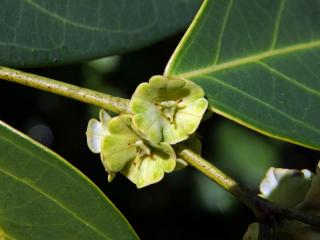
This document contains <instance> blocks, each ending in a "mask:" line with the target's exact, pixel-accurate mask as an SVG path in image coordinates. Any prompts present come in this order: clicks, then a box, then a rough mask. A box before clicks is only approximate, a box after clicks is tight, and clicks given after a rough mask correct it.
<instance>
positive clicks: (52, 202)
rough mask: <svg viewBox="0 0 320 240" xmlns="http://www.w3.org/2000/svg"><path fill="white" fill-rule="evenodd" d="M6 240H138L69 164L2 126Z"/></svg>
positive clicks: (0, 177)
mask: <svg viewBox="0 0 320 240" xmlns="http://www.w3.org/2000/svg"><path fill="white" fill-rule="evenodd" d="M0 153H1V154H0V239H19V240H20V239H32V240H43V239H52V240H53V239H59V240H61V239H137V236H136V234H135V232H134V231H133V229H132V228H131V227H130V225H129V224H128V223H127V221H126V220H125V219H124V217H123V216H122V215H121V213H120V212H119V211H118V210H117V209H116V208H115V207H114V205H113V204H112V203H111V202H110V201H109V200H108V199H107V198H106V197H105V196H104V195H103V193H102V192H101V191H100V190H99V189H98V188H97V187H96V186H95V185H94V184H93V183H92V182H90V181H89V180H88V179H87V178H86V177H85V176H84V175H82V174H81V173H80V172H79V171H77V170H76V169H75V168H74V167H72V166H71V165H70V164H68V163H67V162H66V161H65V160H64V159H62V158H61V157H59V156H58V155H56V154H55V153H53V152H51V151H50V150H48V149H47V148H45V147H43V146H41V145H40V144H38V143H36V142H34V141H33V140H31V139H29V138H27V137H26V136H24V135H22V134H21V133H19V132H17V131H16V130H14V129H12V128H11V127H9V126H7V125H6V124H4V123H3V122H0Z"/></svg>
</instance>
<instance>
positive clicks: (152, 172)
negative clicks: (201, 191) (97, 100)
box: [87, 115, 176, 188]
mask: <svg viewBox="0 0 320 240" xmlns="http://www.w3.org/2000/svg"><path fill="white" fill-rule="evenodd" d="M100 119H101V118H100ZM102 120H103V118H102ZM102 120H101V122H100V123H99V122H98V121H97V120H90V121H89V124H88V131H87V136H88V137H87V139H88V146H89V148H90V149H91V150H94V151H95V152H97V151H100V153H101V160H102V163H103V165H104V167H105V169H106V170H107V171H108V172H109V174H110V173H113V174H114V173H116V172H121V173H122V174H123V175H125V176H126V177H127V178H128V179H129V180H130V181H132V182H133V183H135V184H136V185H137V187H138V188H142V187H145V186H147V185H150V184H153V183H156V182H159V181H160V180H161V179H162V178H163V177H164V173H169V172H172V171H173V170H174V169H175V166H176V155H175V152H174V150H173V148H172V147H171V146H170V145H169V144H168V143H164V142H162V143H160V144H157V145H155V144H151V143H149V142H147V141H145V140H143V139H142V138H141V137H140V136H138V135H137V134H136V133H135V132H134V131H133V130H132V128H131V116H130V115H120V116H117V117H114V118H112V119H111V120H109V121H108V123H107V128H106V129H104V128H103V127H102V126H105V125H104V123H105V122H104V121H102Z"/></svg>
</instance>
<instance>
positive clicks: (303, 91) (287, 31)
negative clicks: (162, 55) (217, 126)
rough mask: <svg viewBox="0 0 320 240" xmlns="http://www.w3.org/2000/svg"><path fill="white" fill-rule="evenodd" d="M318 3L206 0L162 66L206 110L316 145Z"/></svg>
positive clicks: (319, 121) (319, 132)
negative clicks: (186, 84) (199, 92)
mask: <svg viewBox="0 0 320 240" xmlns="http://www.w3.org/2000/svg"><path fill="white" fill-rule="evenodd" d="M319 23H320V1H319V0H308V1H301V0H207V1H205V2H204V3H203V5H202V7H201V9H200V11H199V13H198V14H197V16H196V18H195V20H194V21H193V23H192V25H191V27H190V28H189V30H188V31H187V33H186V35H185V36H184V38H183V40H182V41H181V43H180V44H179V46H178V48H177V49H176V51H175V53H174V54H173V56H172V58H171V60H170V61H169V64H168V66H167V68H166V72H165V74H166V75H167V76H175V77H180V78H186V79H190V80H192V81H194V82H196V83H198V84H199V85H201V86H202V87H203V88H204V90H205V92H206V95H207V97H208V99H209V103H210V108H211V110H212V111H214V112H216V113H218V114H221V115H223V116H225V117H227V118H230V119H232V120H234V121H236V122H238V123H240V124H243V125H245V126H247V127H249V128H252V129H255V130H257V131H259V132H261V133H264V134H266V135H269V136H273V137H276V138H279V139H282V140H286V141H289V142H293V143H296V144H300V145H303V146H306V147H310V148H315V149H320V25H319Z"/></svg>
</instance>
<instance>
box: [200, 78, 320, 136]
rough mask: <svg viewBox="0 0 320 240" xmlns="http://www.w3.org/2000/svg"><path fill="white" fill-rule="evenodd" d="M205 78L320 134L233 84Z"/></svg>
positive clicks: (315, 129)
mask: <svg viewBox="0 0 320 240" xmlns="http://www.w3.org/2000/svg"><path fill="white" fill-rule="evenodd" d="M203 78H206V79H209V80H211V81H215V82H217V83H219V84H221V85H223V86H224V87H226V88H228V89H231V90H232V91H234V92H238V93H240V94H242V95H244V96H246V97H247V98H249V99H251V100H253V101H255V102H257V103H259V104H261V105H263V106H265V107H267V108H269V109H272V110H273V111H275V112H277V113H279V114H280V115H282V116H284V117H286V118H288V119H290V120H291V121H293V122H295V123H298V124H300V125H301V126H303V127H305V128H307V129H310V130H312V131H315V132H317V133H320V129H317V128H315V127H313V126H310V125H308V124H306V123H304V122H302V121H301V120H299V119H297V118H295V117H293V116H291V115H289V114H288V113H286V112H283V111H282V110H280V109H278V108H276V107H275V106H272V105H271V104H269V103H267V102H263V101H261V99H259V98H257V97H255V96H253V95H251V94H249V93H247V92H244V91H242V90H241V89H238V88H236V87H234V86H232V85H231V84H228V83H226V82H224V81H222V80H220V79H217V78H215V77H212V76H203Z"/></svg>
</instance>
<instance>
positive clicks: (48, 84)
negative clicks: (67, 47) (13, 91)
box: [0, 66, 130, 113]
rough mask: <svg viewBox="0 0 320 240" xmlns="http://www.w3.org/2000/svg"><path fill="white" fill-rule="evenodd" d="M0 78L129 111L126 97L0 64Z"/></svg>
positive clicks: (125, 111)
mask: <svg viewBox="0 0 320 240" xmlns="http://www.w3.org/2000/svg"><path fill="white" fill-rule="evenodd" d="M0 79H3V80H7V81H10V82H15V83H19V84H22V85H26V86H29V87H33V88H37V89H40V90H44V91H47V92H51V93H55V94H58V95H61V96H64V97H68V98H72V99H75V100H78V101H81V102H85V103H89V104H92V105H95V106H98V107H101V108H104V109H107V110H109V111H112V112H115V113H127V112H130V110H129V100H128V99H124V98H119V97H114V96H111V95H108V94H104V93H101V92H97V91H93V90H90V89H87V88H81V87H78V86H75V85H72V84H68V83H64V82H60V81H56V80H53V79H50V78H46V77H41V76H37V75H34V74H31V73H26V72H22V71H18V70H15V69H10V68H7V67H3V66H0Z"/></svg>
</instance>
